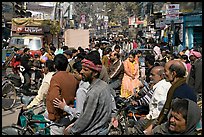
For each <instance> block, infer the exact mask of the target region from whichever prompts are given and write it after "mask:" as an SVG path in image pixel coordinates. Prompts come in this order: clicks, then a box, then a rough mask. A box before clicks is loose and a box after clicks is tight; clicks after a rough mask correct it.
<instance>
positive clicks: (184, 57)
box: [181, 54, 190, 63]
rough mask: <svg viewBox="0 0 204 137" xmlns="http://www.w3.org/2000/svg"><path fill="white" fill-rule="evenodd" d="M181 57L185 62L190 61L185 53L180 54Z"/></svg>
mask: <svg viewBox="0 0 204 137" xmlns="http://www.w3.org/2000/svg"><path fill="white" fill-rule="evenodd" d="M181 58H182V59H184V60H186V62H185V63H190V61H189V59H188V56H187V55H186V54H184V55H181Z"/></svg>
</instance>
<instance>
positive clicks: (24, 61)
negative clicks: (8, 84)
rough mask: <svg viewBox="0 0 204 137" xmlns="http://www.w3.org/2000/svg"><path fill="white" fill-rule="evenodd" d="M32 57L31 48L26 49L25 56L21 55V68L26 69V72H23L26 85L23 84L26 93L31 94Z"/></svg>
mask: <svg viewBox="0 0 204 137" xmlns="http://www.w3.org/2000/svg"><path fill="white" fill-rule="evenodd" d="M31 60H32V58H31V55H30V49H29V48H24V50H23V54H22V55H21V59H20V62H21V63H20V64H21V66H23V67H24V71H23V72H22V74H23V77H24V84H23V87H22V88H23V89H24V92H25V93H28V92H31V91H30V90H29V89H30V86H31V81H30V78H31V65H32V64H31Z"/></svg>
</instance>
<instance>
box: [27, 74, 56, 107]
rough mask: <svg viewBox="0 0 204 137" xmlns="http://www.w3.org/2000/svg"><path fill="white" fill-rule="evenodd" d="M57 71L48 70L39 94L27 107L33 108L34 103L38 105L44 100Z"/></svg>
mask: <svg viewBox="0 0 204 137" xmlns="http://www.w3.org/2000/svg"><path fill="white" fill-rule="evenodd" d="M54 73H55V72H48V73H47V74H46V75H44V78H43V80H42V84H41V86H40V88H39V90H38V95H37V96H36V97H35V98H34V99H33V101H32V102H31V103H30V104H29V105H28V106H27V108H31V107H33V106H34V105H38V104H40V103H41V101H42V100H43V97H44V96H45V95H47V91H48V89H49V87H50V81H51V78H52V76H53V74H54Z"/></svg>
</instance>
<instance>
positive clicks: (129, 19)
mask: <svg viewBox="0 0 204 137" xmlns="http://www.w3.org/2000/svg"><path fill="white" fill-rule="evenodd" d="M128 22H129V23H128V24H129V25H135V22H136V20H135V16H132V17H129V18H128Z"/></svg>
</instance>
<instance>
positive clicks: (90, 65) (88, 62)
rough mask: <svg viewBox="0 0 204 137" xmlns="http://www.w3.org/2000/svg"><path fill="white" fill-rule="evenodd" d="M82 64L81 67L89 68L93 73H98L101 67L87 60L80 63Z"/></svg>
mask: <svg viewBox="0 0 204 137" xmlns="http://www.w3.org/2000/svg"><path fill="white" fill-rule="evenodd" d="M81 63H82V66H84V67H87V68H90V69H92V70H95V71H98V72H101V70H102V65H95V64H94V63H93V62H92V61H90V60H87V59H83V60H82V61H81Z"/></svg>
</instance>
